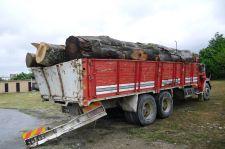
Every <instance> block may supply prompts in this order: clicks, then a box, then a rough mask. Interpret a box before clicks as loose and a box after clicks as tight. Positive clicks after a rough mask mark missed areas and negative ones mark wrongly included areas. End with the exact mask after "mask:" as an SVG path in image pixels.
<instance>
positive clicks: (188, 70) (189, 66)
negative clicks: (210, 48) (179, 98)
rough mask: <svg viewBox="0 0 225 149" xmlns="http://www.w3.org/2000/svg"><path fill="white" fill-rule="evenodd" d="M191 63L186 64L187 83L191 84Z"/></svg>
mask: <svg viewBox="0 0 225 149" xmlns="http://www.w3.org/2000/svg"><path fill="white" fill-rule="evenodd" d="M191 66H192V65H191V63H187V64H185V85H190V84H191V80H192V73H191V72H192V67H191Z"/></svg>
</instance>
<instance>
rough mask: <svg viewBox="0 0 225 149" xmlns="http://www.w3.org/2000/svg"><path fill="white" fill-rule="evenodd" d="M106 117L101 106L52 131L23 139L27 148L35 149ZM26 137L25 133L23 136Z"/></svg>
mask: <svg viewBox="0 0 225 149" xmlns="http://www.w3.org/2000/svg"><path fill="white" fill-rule="evenodd" d="M105 115H107V113H106V111H105V108H104V107H103V106H102V105H101V106H99V107H97V108H95V109H92V110H90V111H89V110H88V111H87V112H86V113H84V114H81V115H79V116H77V117H75V118H74V119H72V120H70V121H69V122H67V123H65V124H62V125H59V126H57V127H55V128H53V129H50V130H47V131H45V132H43V133H41V134H39V135H35V136H33V137H30V138H24V141H25V143H26V145H27V146H28V147H30V148H31V147H35V146H38V145H41V144H43V143H45V142H47V141H49V140H52V139H55V138H57V137H59V136H61V135H62V134H64V133H67V132H70V131H72V130H75V129H78V128H80V127H82V126H84V125H87V124H89V123H91V122H93V121H96V120H98V119H99V118H101V117H103V116H105ZM23 136H26V133H24V134H23Z"/></svg>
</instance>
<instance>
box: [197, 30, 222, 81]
mask: <svg viewBox="0 0 225 149" xmlns="http://www.w3.org/2000/svg"><path fill="white" fill-rule="evenodd" d="M199 55H200V61H201V62H202V63H204V64H205V66H206V72H207V74H209V73H210V74H211V76H212V79H224V78H225V38H224V37H223V34H219V33H218V32H217V33H216V34H215V36H214V37H213V38H212V39H211V40H210V41H209V45H208V46H207V47H206V48H204V49H202V50H201V51H200V53H199Z"/></svg>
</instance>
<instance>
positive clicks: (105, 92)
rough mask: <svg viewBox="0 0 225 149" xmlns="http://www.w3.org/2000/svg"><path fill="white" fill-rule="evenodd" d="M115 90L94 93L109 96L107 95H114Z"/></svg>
mask: <svg viewBox="0 0 225 149" xmlns="http://www.w3.org/2000/svg"><path fill="white" fill-rule="evenodd" d="M116 91H117V90H111V91H103V92H96V94H97V95H101V94H109V93H115V92H116Z"/></svg>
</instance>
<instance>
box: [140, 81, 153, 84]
mask: <svg viewBox="0 0 225 149" xmlns="http://www.w3.org/2000/svg"><path fill="white" fill-rule="evenodd" d="M154 83H155V81H148V82H141V84H154Z"/></svg>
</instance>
